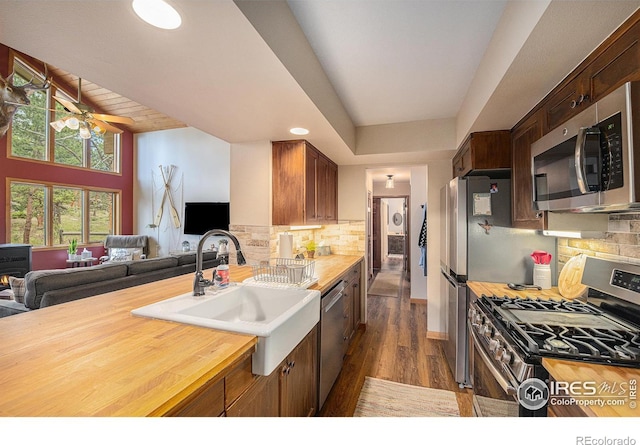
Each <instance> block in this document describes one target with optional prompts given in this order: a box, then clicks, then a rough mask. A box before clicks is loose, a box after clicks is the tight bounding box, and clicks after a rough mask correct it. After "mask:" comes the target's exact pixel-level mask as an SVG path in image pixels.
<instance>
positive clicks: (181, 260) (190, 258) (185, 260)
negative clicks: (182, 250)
mask: <svg viewBox="0 0 640 445" xmlns="http://www.w3.org/2000/svg"><path fill="white" fill-rule="evenodd" d="M174 256H175V257H176V258H177V259H178V266H182V265H184V264H195V262H196V253H195V252H193V253H186V254H176V255H174ZM217 256H218V252H217V251H211V250H208V251H205V252H202V261H203V262H204V261H211V260H215V259H216V257H217Z"/></svg>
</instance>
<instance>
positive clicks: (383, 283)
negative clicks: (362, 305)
mask: <svg viewBox="0 0 640 445" xmlns="http://www.w3.org/2000/svg"><path fill="white" fill-rule="evenodd" d="M401 280H402V274H401V273H400V272H384V271H380V272H378V274H377V275H376V277H375V278H374V280H373V284H372V285H371V287H370V288H369V290H368V291H367V293H368V294H371V295H377V296H379V297H397V296H398V295H399V293H400V282H401Z"/></svg>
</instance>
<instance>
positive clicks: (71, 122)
mask: <svg viewBox="0 0 640 445" xmlns="http://www.w3.org/2000/svg"><path fill="white" fill-rule="evenodd" d="M65 124H66V126H67V128H69V129H71V130H77V129H78V128H79V127H80V121H79V120H78V118H75V117H70V118H69V119H67V121H66V122H65Z"/></svg>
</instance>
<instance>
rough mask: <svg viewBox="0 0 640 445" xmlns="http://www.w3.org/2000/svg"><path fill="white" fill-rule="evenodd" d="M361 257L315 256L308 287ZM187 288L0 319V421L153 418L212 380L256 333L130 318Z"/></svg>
mask: <svg viewBox="0 0 640 445" xmlns="http://www.w3.org/2000/svg"><path fill="white" fill-rule="evenodd" d="M361 259H362V257H361V256H342V255H330V256H325V257H319V258H318V259H317V261H316V263H315V264H316V267H315V272H316V276H318V277H319V282H318V283H317V284H315V285H314V286H312V288H314V289H319V290H320V291H321V292H324V291H325V290H327V289H328V288H329V287H330V286H331V285H332V284H333V283H334V282H335V281H336V280H337V279H338V278H339V277H340V275H342V274H343V273H345V272H346V271H348V270H349V268H350V267H352V266H353V265H355V264H357V263H358V261H360V260H361ZM230 272H231V280H232V281H236V282H240V281H242V280H244V279H245V278H248V277H250V276H251V275H252V272H251V267H250V266H243V267H240V266H236V265H231V266H230ZM210 274H211V271H206V272H205V275H206V276H210ZM192 288H193V274H187V275H181V276H178V277H173V278H168V279H165V280H161V281H158V282H155V283H150V284H145V285H141V286H136V287H132V288H129V289H124V290H121V291H116V292H111V293H108V294H102V295H98V296H95V297H90V298H85V299H82V300H77V301H73V302H69V303H65V304H61V305H57V306H51V307H47V308H43V309H38V310H35V311H31V312H28V313H24V314H19V315H13V316H10V317H5V318H2V319H0V332H1V333H2V342H1V344H0V394H2V396H1V397H0V416H13V417H21V416H161V415H163V414H166V413H169V412H171V410H172V409H174V408H175V407H176V406H178V405H179V404H180V403H182V402H184V400H186V398H187V397H188V396H189V395H190V394H192V393H193V392H194V391H197V390H198V389H199V388H201V387H202V386H203V385H204V384H205V383H206V382H209V381H211V380H215V379H218V378H222V376H224V375H225V373H226V372H228V370H229V369H230V368H231V367H232V366H233V365H235V364H236V363H238V362H239V361H240V360H241V359H243V358H244V357H246V354H250V353H252V352H253V350H254V349H255V345H256V343H257V338H256V337H254V336H251V335H239V334H233V333H229V332H223V331H217V330H213V329H207V328H201V327H197V326H190V325H186V324H180V323H173V322H169V321H163V320H153V319H148V318H142V317H136V316H133V315H131V313H130V312H131V310H132V309H135V308H138V307H141V306H145V305H147V304H151V303H154V302H157V301H160V300H164V299H166V298H170V297H173V296H176V295H180V294H184V293H187V292H190V291H191V290H192Z"/></svg>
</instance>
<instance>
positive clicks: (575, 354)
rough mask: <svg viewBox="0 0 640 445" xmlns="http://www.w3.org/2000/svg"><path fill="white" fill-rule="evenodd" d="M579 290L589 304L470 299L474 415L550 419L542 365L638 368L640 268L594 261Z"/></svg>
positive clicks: (496, 297) (484, 297)
mask: <svg viewBox="0 0 640 445" xmlns="http://www.w3.org/2000/svg"><path fill="white" fill-rule="evenodd" d="M582 283H583V284H585V285H586V286H588V294H587V298H586V301H579V300H543V299H536V298H530V297H528V298H509V297H507V296H499V295H481V296H472V301H471V304H470V307H469V312H468V319H467V322H468V327H469V336H470V342H469V343H470V345H471V346H470V349H471V350H470V359H469V360H470V365H469V367H470V370H471V371H470V374H471V375H470V379H471V384H472V387H473V391H474V397H473V405H474V414H475V415H477V416H521V417H525V416H532V417H536V416H546V414H547V405H546V403H545V402H547V401H548V399H549V396H550V394H549V387H548V382H549V374H548V372H547V371H546V370H545V369H544V367H543V366H542V363H541V362H542V358H544V357H551V358H559V359H566V360H579V361H587V362H592V363H596V364H608V365H616V366H628V367H633V368H640V266H637V265H631V264H626V263H616V262H611V261H605V260H600V259H596V258H591V257H590V258H587V261H586V264H585V269H584V272H583V279H582ZM474 297H475V298H474Z"/></svg>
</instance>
